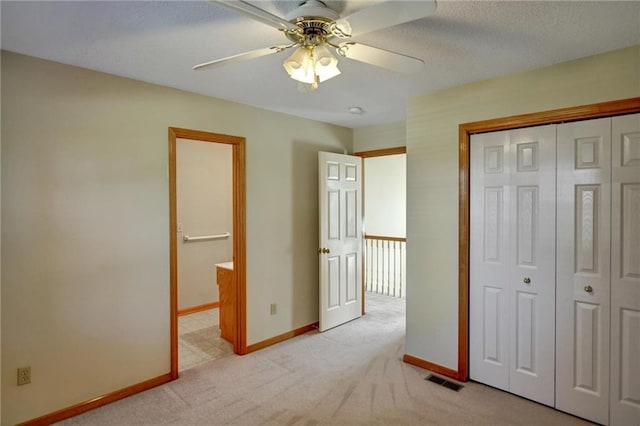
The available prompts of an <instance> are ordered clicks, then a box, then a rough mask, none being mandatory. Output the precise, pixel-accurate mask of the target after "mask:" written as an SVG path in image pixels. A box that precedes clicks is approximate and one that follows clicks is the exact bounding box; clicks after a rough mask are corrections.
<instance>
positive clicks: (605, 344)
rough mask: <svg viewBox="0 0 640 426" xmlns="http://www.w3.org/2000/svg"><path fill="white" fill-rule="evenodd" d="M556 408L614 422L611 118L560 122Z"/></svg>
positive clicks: (603, 421) (589, 417)
mask: <svg viewBox="0 0 640 426" xmlns="http://www.w3.org/2000/svg"><path fill="white" fill-rule="evenodd" d="M557 176H558V201H557V203H558V213H557V214H558V216H557V220H558V234H557V269H556V298H557V302H556V348H557V351H556V372H557V373H556V408H558V409H560V410H562V411H566V412H569V413H571V414H575V415H577V416H580V417H584V418H587V419H589V420H592V421H594V422H597V423H600V424H607V423H608V421H609V314H610V312H609V306H610V301H609V292H610V275H611V270H610V255H611V252H610V238H611V235H610V231H611V229H610V223H611V221H610V209H611V185H610V179H611V119H610V118H603V119H598V120H589V121H581V122H576V123H568V124H561V125H559V126H558V174H557Z"/></svg>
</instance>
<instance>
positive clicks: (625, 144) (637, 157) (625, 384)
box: [610, 114, 640, 425]
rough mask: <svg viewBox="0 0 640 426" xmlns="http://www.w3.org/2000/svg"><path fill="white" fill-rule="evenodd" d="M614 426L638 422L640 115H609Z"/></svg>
mask: <svg viewBox="0 0 640 426" xmlns="http://www.w3.org/2000/svg"><path fill="white" fill-rule="evenodd" d="M611 139H612V147H613V148H612V168H613V170H612V186H611V188H612V194H611V196H612V208H611V215H612V220H611V226H612V232H611V237H612V244H611V259H612V265H611V408H610V410H611V411H610V416H611V417H610V421H611V424H612V425H627V424H634V425H635V424H640V114H633V115H627V116H621V117H614V118H612V136H611Z"/></svg>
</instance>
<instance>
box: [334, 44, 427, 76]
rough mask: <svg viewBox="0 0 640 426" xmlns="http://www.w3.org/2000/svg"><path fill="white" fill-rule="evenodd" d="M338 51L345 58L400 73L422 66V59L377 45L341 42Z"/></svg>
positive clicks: (415, 69) (413, 70)
mask: <svg viewBox="0 0 640 426" xmlns="http://www.w3.org/2000/svg"><path fill="white" fill-rule="evenodd" d="M338 53H339V54H340V55H342V56H344V57H345V58H349V59H354V60H356V61H360V62H364V63H366V64H371V65H375V66H377V67H380V68H386V69H388V70H391V71H396V72H399V73H402V74H412V73H415V72H418V71H420V70H422V69H423V68H424V61H423V60H422V59H418V58H414V57H412V56H407V55H403V54H401V53H397V52H391V51H389V50H384V49H380V48H378V47H373V46H367V45H366V44H362V43H353V42H344V43H341V44H340V45H339V49H338Z"/></svg>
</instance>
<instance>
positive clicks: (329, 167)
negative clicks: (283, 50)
mask: <svg viewBox="0 0 640 426" xmlns="http://www.w3.org/2000/svg"><path fill="white" fill-rule="evenodd" d="M361 165H362V159H361V158H360V157H354V156H351V155H343V154H334V153H329V152H320V153H319V155H318V167H319V193H320V200H319V203H320V204H319V207H320V248H319V250H318V255H319V258H320V326H319V328H320V331H325V330H328V329H330V328H332V327H335V326H338V325H340V324H343V323H345V322H347V321H351V320H352V319H355V318H358V317H360V316H361V315H362V180H361V177H362V169H361Z"/></svg>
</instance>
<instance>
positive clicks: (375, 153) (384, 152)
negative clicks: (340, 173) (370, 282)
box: [353, 146, 407, 315]
mask: <svg viewBox="0 0 640 426" xmlns="http://www.w3.org/2000/svg"><path fill="white" fill-rule="evenodd" d="M406 153H407V147H406V146H396V147H393V148H383V149H374V150H371V151H360V152H356V153H354V154H353V155H355V156H357V157H360V158H362V177H361V178H360V179H361V180H362V217H364V199H365V198H364V197H365V192H364V160H366V159H367V158H372V157H386V156H388V155H398V154H406ZM364 237H365V236H364V235H363V236H362V238H363V240H364ZM362 253H363V256H364V250H363V251H362ZM361 263H362V315H364V312H365V309H364V295H365V285H364V281H365V276H364V274H365V269H364V260H363V261H362V262H361Z"/></svg>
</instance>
